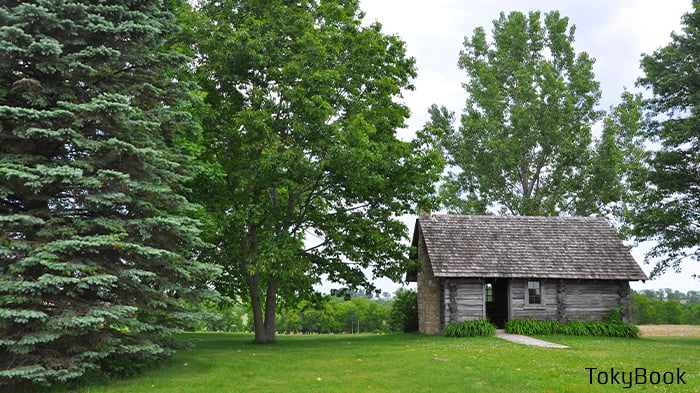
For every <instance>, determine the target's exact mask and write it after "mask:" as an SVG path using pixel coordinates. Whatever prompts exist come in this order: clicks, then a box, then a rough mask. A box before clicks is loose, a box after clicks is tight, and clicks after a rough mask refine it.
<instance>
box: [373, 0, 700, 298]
mask: <svg viewBox="0 0 700 393" xmlns="http://www.w3.org/2000/svg"><path fill="white" fill-rule="evenodd" d="M360 7H361V8H362V9H363V10H364V11H365V12H366V16H365V22H366V23H371V22H375V21H376V22H380V23H381V24H382V25H383V32H384V33H385V34H391V35H398V36H399V37H401V39H402V40H403V41H405V42H406V45H407V52H408V55H409V56H412V57H414V58H415V59H416V62H417V63H416V64H417V68H418V77H417V78H416V79H415V80H414V85H415V87H416V89H415V90H414V91H408V92H405V94H404V102H405V104H406V105H408V107H409V108H410V109H411V113H412V114H411V118H410V119H409V120H408V122H407V124H408V128H407V129H406V130H402V131H401V134H402V137H403V138H411V137H412V135H413V134H414V133H415V131H416V130H417V129H420V128H421V127H422V126H423V124H424V123H425V122H426V121H427V120H428V115H427V110H428V108H429V107H430V105H432V104H438V105H441V106H443V105H444V106H446V107H447V108H448V109H450V110H452V111H454V112H456V113H457V114H459V113H461V111H462V109H463V107H464V100H465V93H464V90H463V89H462V87H461V84H462V83H463V82H464V81H465V75H464V72H463V71H462V70H460V69H459V68H458V67H457V58H458V56H459V51H460V50H461V49H462V43H463V41H464V37H465V36H471V35H472V33H473V32H474V29H475V28H476V27H479V26H482V27H484V29H485V30H486V31H487V32H490V31H491V30H492V27H493V23H492V22H493V20H494V19H496V18H498V16H499V13H500V12H501V11H504V12H505V13H506V14H507V13H509V12H510V11H522V12H525V13H527V12H529V11H538V10H539V11H542V12H543V13H546V12H549V11H551V10H558V11H559V12H560V14H561V16H565V17H568V18H569V21H570V24H573V25H575V26H576V33H575V42H574V48H575V50H576V52H586V53H588V55H589V56H591V57H593V58H595V59H596V63H595V66H594V72H595V75H596V80H598V81H599V82H600V84H601V91H602V99H601V102H600V109H606V110H607V109H609V107H610V106H611V105H615V104H617V103H618V102H619V97H620V94H621V93H622V91H623V89H624V88H627V89H628V90H630V91H639V89H637V88H636V87H635V81H636V80H637V78H638V77H639V76H641V71H640V69H639V62H640V58H641V55H642V53H647V54H651V53H652V52H654V51H655V50H656V49H658V48H660V47H662V46H665V45H666V44H667V43H668V42H669V41H670V35H671V32H673V31H676V32H680V31H681V23H680V20H681V16H682V15H683V14H684V13H685V12H688V11H690V10H691V9H692V5H691V0H663V1H661V0H586V1H581V0H559V1H554V0H540V1H536V0H517V1H516V0H469V1H466V0H431V1H425V0H361V3H360ZM413 220H414V219H409V221H410V224H409V230H410V231H413ZM633 255H634V256H635V258H636V259H637V261H638V262H639V263H640V265H641V266H642V268H643V269H644V271H646V272H647V273H648V272H649V271H651V268H652V266H650V265H644V264H643V260H644V257H643V250H641V248H639V249H636V250H633ZM697 265H698V264H697V263H695V264H694V265H693V264H690V263H686V264H685V265H684V266H683V267H684V270H683V272H682V273H680V274H675V273H674V272H669V273H666V274H665V275H664V276H663V277H661V278H659V279H657V280H653V281H647V282H646V283H645V284H641V283H632V287H633V288H634V289H637V290H640V289H658V288H674V289H678V290H680V291H683V292H686V291H690V290H700V281H698V280H693V279H692V278H690V276H691V275H692V274H698V275H700V268H698V267H697ZM381 286H382V288H384V289H385V290H387V291H390V292H391V291H393V290H394V289H395V287H396V286H395V285H391V284H389V283H388V282H386V281H381Z"/></svg>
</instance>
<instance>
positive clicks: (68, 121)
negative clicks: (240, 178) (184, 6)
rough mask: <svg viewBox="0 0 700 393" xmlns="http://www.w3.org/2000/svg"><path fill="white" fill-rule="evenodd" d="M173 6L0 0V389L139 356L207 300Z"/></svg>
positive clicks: (124, 365) (137, 361) (132, 364)
mask: <svg viewBox="0 0 700 393" xmlns="http://www.w3.org/2000/svg"><path fill="white" fill-rule="evenodd" d="M176 3H177V1H175V2H167V3H166V4H167V5H164V4H163V2H161V1H153V0H144V1H138V2H134V1H126V0H124V1H119V0H115V1H110V2H109V4H107V3H105V2H86V1H78V0H61V1H49V0H28V1H21V2H17V1H5V2H2V3H0V82H1V83H0V390H3V391H6V390H7V391H21V390H23V389H26V390H33V389H36V387H37V385H38V384H40V385H48V384H52V383H56V382H65V381H71V380H73V379H75V378H78V377H80V376H82V375H84V374H85V373H96V374H104V373H110V372H120V373H124V372H127V369H129V370H133V369H136V368H139V367H141V366H144V365H148V364H151V363H153V362H154V361H157V360H158V359H161V358H163V357H165V356H168V355H170V354H171V353H172V350H173V348H175V345H174V343H173V342H172V340H171V338H170V335H171V333H173V332H176V331H178V330H179V329H180V327H181V326H182V323H181V322H183V321H184V320H186V319H188V318H189V317H188V315H189V313H188V312H186V310H185V307H184V306H185V303H186V302H196V300H195V299H197V298H199V297H200V296H205V297H206V296H209V295H210V294H211V291H210V290H209V289H208V285H207V282H208V281H209V280H210V279H211V274H212V273H213V272H214V271H215V270H214V269H212V268H211V267H208V266H205V265H203V264H202V263H200V262H197V261H195V260H194V259H193V258H194V257H195V255H196V253H197V252H199V250H202V249H204V248H205V243H204V242H203V241H202V240H201V238H200V230H199V228H198V223H197V221H196V220H194V219H193V218H192V216H193V215H194V214H195V212H196V206H194V205H192V204H191V203H189V202H188V201H187V200H186V199H185V198H183V197H182V196H181V195H180V193H181V192H182V191H183V186H182V185H183V183H184V181H185V180H186V179H187V178H188V176H189V173H188V172H189V169H188V167H189V161H190V160H191V158H190V157H188V156H187V154H186V153H187V149H186V148H185V146H186V145H187V143H185V141H189V140H191V139H193V138H194V139H196V138H195V137H196V136H195V135H193V132H192V130H197V129H198V128H197V127H196V126H195V125H194V123H193V122H192V119H191V116H189V115H188V114H187V113H186V112H185V111H184V110H183V108H184V107H186V106H187V105H188V104H187V103H186V102H185V101H184V100H186V99H188V97H187V96H188V94H189V93H188V89H189V87H188V84H187V83H183V82H182V81H180V80H178V78H177V74H178V73H180V72H182V71H183V70H184V69H185V67H186V65H187V62H188V58H186V57H184V56H182V55H180V54H179V53H177V52H174V51H172V50H171V49H169V45H168V42H167V39H168V38H169V37H171V36H172V34H174V33H175V32H176V26H175V24H174V21H173V15H172V6H174V5H175V4H176Z"/></svg>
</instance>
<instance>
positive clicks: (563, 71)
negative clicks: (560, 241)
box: [421, 11, 635, 215]
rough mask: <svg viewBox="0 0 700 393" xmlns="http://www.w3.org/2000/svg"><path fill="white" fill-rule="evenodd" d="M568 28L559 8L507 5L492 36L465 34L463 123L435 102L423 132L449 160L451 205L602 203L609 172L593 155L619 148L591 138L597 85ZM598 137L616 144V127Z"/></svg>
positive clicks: (520, 207)
mask: <svg viewBox="0 0 700 393" xmlns="http://www.w3.org/2000/svg"><path fill="white" fill-rule="evenodd" d="M574 32H575V29H574V27H573V26H569V20H568V18H564V17H561V16H560V15H559V13H558V12H557V11H552V12H549V13H546V14H544V15H542V14H541V13H540V12H530V13H529V14H527V15H526V14H523V13H521V12H511V13H510V14H508V15H506V14H505V13H501V15H500V17H499V18H498V19H496V20H494V21H493V31H492V41H491V42H489V41H488V39H487V34H486V32H485V31H484V29H483V28H481V27H480V28H477V29H476V30H474V33H473V35H472V36H471V37H467V38H466V39H465V41H464V50H463V51H462V52H461V53H460V58H459V66H460V68H462V69H463V70H465V72H466V74H467V77H468V80H467V82H466V83H465V84H464V87H465V89H466V91H467V93H468V98H467V102H466V107H465V109H464V112H463V114H462V116H461V119H460V120H461V121H460V124H459V129H455V128H454V126H453V124H452V123H453V121H454V114H452V113H450V112H449V111H448V110H447V109H445V108H442V109H441V108H438V107H437V106H434V107H433V108H431V121H430V122H429V123H428V124H427V125H426V127H425V128H424V129H423V131H422V133H421V135H422V137H423V139H424V140H434V141H435V144H436V146H437V147H438V148H439V149H441V150H442V151H443V152H444V154H445V157H446V161H447V163H448V165H449V167H448V168H451V173H450V174H449V176H448V177H447V178H446V179H445V183H444V185H443V186H442V189H441V196H442V197H443V202H444V204H445V206H446V207H447V209H448V210H450V211H453V212H459V213H467V214H484V213H487V212H494V211H499V212H501V213H504V214H516V215H556V214H591V213H592V212H597V211H600V209H601V207H602V206H604V205H605V204H606V203H607V202H608V201H606V200H603V199H602V197H603V196H610V195H611V192H606V190H605V188H606V187H608V186H609V185H610V184H611V182H610V180H611V179H610V178H605V179H601V178H600V176H604V175H606V174H605V173H603V171H602V169H603V168H602V167H601V166H600V165H597V164H596V162H597V160H596V159H597V158H599V157H598V156H599V155H602V156H605V157H606V158H607V159H609V160H613V159H614V160H619V159H620V156H618V155H614V154H611V150H610V149H608V150H607V151H606V150H605V149H601V148H597V147H596V145H597V143H596V144H595V145H594V138H593V135H592V127H593V125H594V124H595V123H596V122H597V121H599V120H600V119H601V118H602V116H603V113H602V112H601V111H598V110H596V108H595V106H596V105H597V103H598V101H599V98H600V91H599V84H598V82H596V81H595V79H594V74H593V64H594V59H592V58H591V57H589V56H588V55H587V54H586V53H585V52H581V53H576V52H575V51H574V48H573V46H572V43H573V41H574ZM633 98H634V97H628V99H627V102H630V103H633V102H635V100H634V99H633ZM621 109H622V110H623V111H624V112H625V113H630V110H633V109H634V107H633V106H632V107H631V108H630V107H626V108H621ZM613 124H616V123H615V122H614V121H611V123H610V125H611V126H612V125H613ZM608 130H609V132H614V131H617V130H620V128H619V127H617V128H616V127H609V128H608ZM596 142H597V141H596ZM603 142H606V143H613V144H615V143H617V144H616V145H615V148H620V147H622V146H620V145H619V142H621V140H620V139H619V138H618V137H617V136H616V135H609V136H608V138H607V140H604V141H603ZM609 147H612V146H609ZM613 168H614V169H617V168H618V165H616V166H613V167H611V168H610V169H613ZM596 171H598V172H600V173H596ZM608 174H609V173H608Z"/></svg>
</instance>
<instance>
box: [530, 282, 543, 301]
mask: <svg viewBox="0 0 700 393" xmlns="http://www.w3.org/2000/svg"><path fill="white" fill-rule="evenodd" d="M527 303H528V304H542V287H541V286H540V282H539V281H528V282H527Z"/></svg>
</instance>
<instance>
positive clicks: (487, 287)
mask: <svg viewBox="0 0 700 393" xmlns="http://www.w3.org/2000/svg"><path fill="white" fill-rule="evenodd" d="M484 300H485V301H486V303H493V302H494V300H495V298H494V293H493V283H490V282H487V283H485V284H484Z"/></svg>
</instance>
